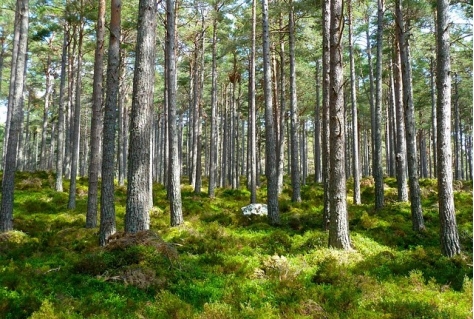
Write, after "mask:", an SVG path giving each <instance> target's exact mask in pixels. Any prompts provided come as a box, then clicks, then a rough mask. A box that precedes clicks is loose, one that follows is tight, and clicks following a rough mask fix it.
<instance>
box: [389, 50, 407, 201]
mask: <svg viewBox="0 0 474 319" xmlns="http://www.w3.org/2000/svg"><path fill="white" fill-rule="evenodd" d="M395 48H396V50H395V53H394V57H393V59H394V63H393V64H394V67H393V78H394V85H393V87H394V93H395V94H394V98H395V109H396V120H397V156H396V169H397V190H398V201H400V202H406V201H408V189H407V175H406V171H407V169H406V157H407V155H406V137H405V111H404V109H403V81H402V63H401V60H400V44H399V43H398V41H395Z"/></svg>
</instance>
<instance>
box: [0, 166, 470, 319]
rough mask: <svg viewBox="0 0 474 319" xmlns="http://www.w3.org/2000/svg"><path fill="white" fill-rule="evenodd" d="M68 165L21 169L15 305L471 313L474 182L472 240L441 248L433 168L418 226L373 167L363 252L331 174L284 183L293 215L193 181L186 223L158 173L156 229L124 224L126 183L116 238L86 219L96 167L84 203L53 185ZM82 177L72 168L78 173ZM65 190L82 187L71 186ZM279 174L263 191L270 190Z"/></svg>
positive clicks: (290, 314) (11, 265) (121, 313)
mask: <svg viewBox="0 0 474 319" xmlns="http://www.w3.org/2000/svg"><path fill="white" fill-rule="evenodd" d="M53 181H54V176H53V175H52V174H49V173H45V172H37V173H29V174H27V173H20V174H18V176H17V178H16V192H15V212H14V225H15V229H16V230H15V231H12V232H9V233H3V234H0V317H1V318H48V319H49V318H212V319H214V318H217V319H219V318H265V319H266V318H470V317H472V289H473V288H472V209H473V207H472V203H473V198H472V183H458V182H457V184H456V185H455V195H454V197H455V205H456V218H457V222H458V227H459V234H460V239H461V244H462V249H463V253H462V254H461V255H460V256H456V257H454V258H446V257H444V256H442V255H441V253H440V244H439V228H440V225H439V217H438V211H437V186H436V181H435V180H420V185H421V187H422V204H423V213H424V217H425V223H426V227H427V229H426V231H425V232H423V233H415V232H413V231H412V228H411V217H410V205H409V203H398V202H397V201H396V181H394V180H393V179H390V178H387V179H386V180H385V184H386V185H385V186H386V187H385V189H386V206H385V207H384V208H383V209H382V210H380V211H378V212H375V210H374V204H373V196H374V195H373V194H374V189H373V187H374V185H373V180H371V179H364V180H363V181H362V183H361V185H362V204H361V205H353V204H352V197H351V196H352V194H351V191H352V190H351V187H350V186H351V185H350V184H351V182H352V181H348V191H349V193H348V212H349V225H350V231H351V241H352V246H353V250H352V251H338V250H335V249H329V248H328V247H327V243H328V233H327V232H326V231H323V230H322V223H321V220H322V210H323V202H322V201H323V190H322V187H321V185H316V184H312V185H305V186H303V187H302V194H301V195H302V199H303V200H302V202H301V203H292V202H291V188H290V187H289V185H285V187H284V189H283V193H282V194H281V196H280V211H281V220H282V224H281V225H280V226H278V227H275V226H270V225H269V224H268V223H267V220H266V218H265V217H252V218H249V217H245V216H242V214H241V210H240V208H241V207H243V206H245V205H247V204H248V199H249V197H250V193H249V192H248V191H247V190H246V189H245V186H244V184H242V185H241V187H240V189H239V190H232V189H226V188H225V189H217V190H216V196H215V198H212V199H210V198H208V197H207V195H206V193H205V192H204V191H205V189H204V188H203V193H201V194H195V193H194V192H193V190H192V188H191V187H189V186H183V189H182V196H183V212H184V218H185V223H184V224H183V225H181V226H179V227H173V228H171V227H169V207H168V202H167V200H166V189H165V188H164V187H163V186H162V185H154V188H153V200H154V207H153V209H152V211H151V212H150V215H151V230H150V231H147V232H142V233H138V234H135V235H130V234H124V233H123V232H121V230H123V219H124V214H125V202H126V187H124V186H117V187H116V192H115V194H116V213H117V228H118V229H119V230H120V231H119V232H118V233H117V234H116V235H114V236H113V237H112V239H111V241H110V243H109V244H108V246H107V247H105V248H100V247H98V229H85V228H84V225H85V211H86V204H87V179H80V180H78V186H79V191H78V193H77V208H76V209H74V210H69V209H67V202H68V196H67V193H57V192H55V191H54V189H53V185H54V183H53ZM67 185H68V181H65V186H67ZM65 189H68V188H67V187H65ZM265 194H266V190H265V185H264V184H262V186H261V188H260V189H259V191H258V201H259V202H265V196H266V195H265Z"/></svg>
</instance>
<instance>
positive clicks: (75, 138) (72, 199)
mask: <svg viewBox="0 0 474 319" xmlns="http://www.w3.org/2000/svg"><path fill="white" fill-rule="evenodd" d="M81 10H83V3H82V0H81ZM83 38H84V17H83V15H82V13H81V19H80V27H79V39H78V50H77V68H76V83H75V84H76V90H75V101H74V120H73V128H72V134H71V139H72V149H71V153H72V154H71V182H70V184H69V202H68V205H67V207H68V209H75V208H76V189H77V180H76V177H77V171H78V164H79V148H80V145H79V143H80V140H81V128H80V125H81V85H82V76H81V72H82V43H83Z"/></svg>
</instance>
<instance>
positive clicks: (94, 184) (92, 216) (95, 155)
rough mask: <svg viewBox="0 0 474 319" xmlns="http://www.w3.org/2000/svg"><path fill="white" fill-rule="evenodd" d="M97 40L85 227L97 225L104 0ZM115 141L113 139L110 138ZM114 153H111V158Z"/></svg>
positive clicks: (100, 11)
mask: <svg viewBox="0 0 474 319" xmlns="http://www.w3.org/2000/svg"><path fill="white" fill-rule="evenodd" d="M96 33H97V35H96V36H97V40H96V48H95V58H94V83H93V84H92V116H91V138H90V152H91V153H90V154H91V155H90V156H91V157H90V161H89V188H88V191H87V214H86V228H94V227H96V226H97V206H98V201H97V198H98V188H99V167H100V147H101V142H102V139H101V137H102V130H101V128H102V127H101V126H102V101H103V98H102V79H103V77H104V69H103V61H104V37H105V0H100V1H99V12H98V18H97V26H96ZM112 142H113V143H115V140H112ZM114 155H115V154H113V155H112V158H113V157H114Z"/></svg>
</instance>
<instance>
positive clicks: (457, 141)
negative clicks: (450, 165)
mask: <svg viewBox="0 0 474 319" xmlns="http://www.w3.org/2000/svg"><path fill="white" fill-rule="evenodd" d="M453 80H454V99H453V100H454V101H453V102H454V103H453V104H454V132H453V134H454V179H455V180H458V181H459V180H461V179H462V173H461V170H462V165H461V161H460V159H461V157H462V149H461V128H460V127H461V125H460V122H461V119H460V116H459V92H458V74H457V73H456V72H454V75H453Z"/></svg>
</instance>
